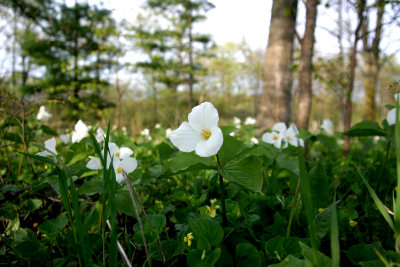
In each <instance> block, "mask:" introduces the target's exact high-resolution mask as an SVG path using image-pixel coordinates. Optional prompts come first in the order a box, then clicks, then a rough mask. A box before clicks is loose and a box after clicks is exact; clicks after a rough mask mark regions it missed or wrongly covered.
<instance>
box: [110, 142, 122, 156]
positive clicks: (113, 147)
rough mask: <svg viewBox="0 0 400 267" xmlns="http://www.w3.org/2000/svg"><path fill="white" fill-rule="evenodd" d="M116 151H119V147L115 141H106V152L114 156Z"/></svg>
mask: <svg viewBox="0 0 400 267" xmlns="http://www.w3.org/2000/svg"><path fill="white" fill-rule="evenodd" d="M117 152H119V147H118V146H117V145H116V144H115V143H112V142H110V143H108V153H109V154H110V155H111V156H114V155H115V154H116V153H117Z"/></svg>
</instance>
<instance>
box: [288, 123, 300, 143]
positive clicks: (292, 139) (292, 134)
mask: <svg viewBox="0 0 400 267" xmlns="http://www.w3.org/2000/svg"><path fill="white" fill-rule="evenodd" d="M298 134H299V130H297V127H296V125H295V124H294V123H292V124H291V125H290V127H289V128H288V129H287V130H286V132H285V141H286V146H287V144H291V145H292V146H304V141H303V139H300V138H298V137H297V135H298Z"/></svg>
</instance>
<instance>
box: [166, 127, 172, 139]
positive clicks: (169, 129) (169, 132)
mask: <svg viewBox="0 0 400 267" xmlns="http://www.w3.org/2000/svg"><path fill="white" fill-rule="evenodd" d="M171 133H172V130H171V128H168V129H166V130H165V136H166V137H167V138H168V137H169V136H170V135H171Z"/></svg>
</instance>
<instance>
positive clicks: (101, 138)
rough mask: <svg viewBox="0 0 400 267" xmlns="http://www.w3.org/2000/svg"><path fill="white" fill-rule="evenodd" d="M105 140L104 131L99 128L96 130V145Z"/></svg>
mask: <svg viewBox="0 0 400 267" xmlns="http://www.w3.org/2000/svg"><path fill="white" fill-rule="evenodd" d="M105 139H106V133H105V132H104V130H103V129H102V128H101V127H99V128H97V131H96V140H97V143H101V142H103V141H104V140H105Z"/></svg>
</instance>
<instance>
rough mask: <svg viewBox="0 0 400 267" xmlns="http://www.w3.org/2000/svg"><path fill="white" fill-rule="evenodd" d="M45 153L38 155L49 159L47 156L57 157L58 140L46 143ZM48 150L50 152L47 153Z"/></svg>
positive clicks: (54, 139)
mask: <svg viewBox="0 0 400 267" xmlns="http://www.w3.org/2000/svg"><path fill="white" fill-rule="evenodd" d="M44 147H45V148H46V150H45V151H42V152H38V153H36V155H38V156H42V157H47V156H55V155H57V151H56V138H54V137H52V138H50V139H48V140H46V141H45V142H44ZM47 150H48V151H47Z"/></svg>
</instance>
